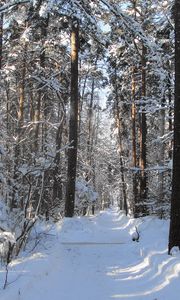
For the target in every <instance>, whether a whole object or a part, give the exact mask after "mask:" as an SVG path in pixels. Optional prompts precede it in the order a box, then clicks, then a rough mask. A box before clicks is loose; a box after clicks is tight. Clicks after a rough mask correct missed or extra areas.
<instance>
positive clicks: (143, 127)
mask: <svg viewBox="0 0 180 300" xmlns="http://www.w3.org/2000/svg"><path fill="white" fill-rule="evenodd" d="M142 47H143V48H142V92H141V98H142V99H141V101H143V102H144V101H145V100H146V52H147V50H146V47H145V46H144V45H143V46H142ZM146 142H147V123H146V109H145V103H143V104H142V113H141V124H140V161H139V165H140V168H141V173H140V202H141V203H140V207H139V211H140V214H141V215H146V213H147V212H146V207H145V206H146V199H147V174H146V148H147V147H146Z"/></svg>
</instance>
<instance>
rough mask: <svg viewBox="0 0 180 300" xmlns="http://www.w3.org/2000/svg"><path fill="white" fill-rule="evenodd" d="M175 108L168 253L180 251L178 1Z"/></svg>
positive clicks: (179, 3)
mask: <svg viewBox="0 0 180 300" xmlns="http://www.w3.org/2000/svg"><path fill="white" fill-rule="evenodd" d="M174 14H175V15H174V18H175V106H174V152H173V180H172V198H171V219H170V231H169V253H170V252H171V249H172V248H173V247H174V246H177V247H179V249H180V184H179V183H180V0H176V1H175V6H174Z"/></svg>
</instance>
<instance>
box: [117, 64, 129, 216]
mask: <svg viewBox="0 0 180 300" xmlns="http://www.w3.org/2000/svg"><path fill="white" fill-rule="evenodd" d="M115 110H116V126H117V129H118V146H119V159H120V176H121V182H122V194H123V209H124V210H125V213H126V215H127V214H128V205H127V193H126V182H125V174H124V162H123V148H122V133H121V127H122V124H121V116H120V109H119V98H118V84H117V67H116V66H115Z"/></svg>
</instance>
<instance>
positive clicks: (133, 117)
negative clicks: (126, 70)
mask: <svg viewBox="0 0 180 300" xmlns="http://www.w3.org/2000/svg"><path fill="white" fill-rule="evenodd" d="M135 71H136V69H135V67H133V69H132V86H131V89H132V107H131V120H132V163H133V168H134V172H133V196H134V205H133V212H134V216H135V217H136V215H137V211H136V209H137V210H138V207H137V205H136V204H137V202H138V201H137V200H138V182H137V170H136V168H137V151H136V150H137V149H136V104H135V100H136V99H135V94H136V83H135Z"/></svg>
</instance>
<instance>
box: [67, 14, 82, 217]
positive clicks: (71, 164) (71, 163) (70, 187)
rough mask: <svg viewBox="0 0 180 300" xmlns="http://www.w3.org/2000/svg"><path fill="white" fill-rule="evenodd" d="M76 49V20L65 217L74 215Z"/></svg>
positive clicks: (77, 29)
mask: <svg viewBox="0 0 180 300" xmlns="http://www.w3.org/2000/svg"><path fill="white" fill-rule="evenodd" d="M78 48H79V26H78V22H77V21H76V20H73V21H72V32H71V99H70V120H69V148H68V170H67V186H66V203H65V216H66V217H72V216H73V214H74V202H75V183H76V165H77V146H78V135H77V132H78V102H79V101H78V97H79V94H78Z"/></svg>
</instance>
